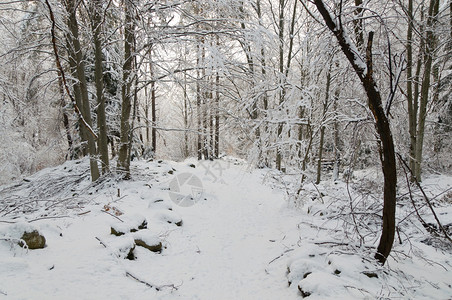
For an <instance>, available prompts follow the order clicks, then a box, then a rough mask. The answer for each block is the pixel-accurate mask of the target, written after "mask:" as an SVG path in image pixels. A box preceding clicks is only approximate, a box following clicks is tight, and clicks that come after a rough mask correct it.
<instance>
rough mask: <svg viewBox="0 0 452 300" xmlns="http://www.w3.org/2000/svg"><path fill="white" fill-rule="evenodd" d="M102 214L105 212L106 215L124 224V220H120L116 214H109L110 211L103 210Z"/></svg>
mask: <svg viewBox="0 0 452 300" xmlns="http://www.w3.org/2000/svg"><path fill="white" fill-rule="evenodd" d="M101 211H102V212H104V213H106V214H109V215H110V216H112V217H114V218H116V219H118V220H119V221H121V222H123V223H124V221H123V220H121V219H120V218H118V217H117V216H115V215H114V214H111V213H109V212H108V211H106V210H103V209H102V210H101Z"/></svg>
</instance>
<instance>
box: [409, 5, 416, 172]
mask: <svg viewBox="0 0 452 300" xmlns="http://www.w3.org/2000/svg"><path fill="white" fill-rule="evenodd" d="M413 22H414V15H413V0H409V1H408V30H407V44H406V53H407V105H408V131H409V134H410V152H409V156H410V159H409V161H410V163H409V164H410V168H411V170H414V167H415V156H416V127H417V125H416V123H417V121H416V119H417V108H416V107H417V105H416V104H415V102H414V101H415V99H414V96H413V81H414V78H413ZM415 84H416V83H415ZM415 108H416V109H415Z"/></svg>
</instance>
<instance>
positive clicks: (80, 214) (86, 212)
mask: <svg viewBox="0 0 452 300" xmlns="http://www.w3.org/2000/svg"><path fill="white" fill-rule="evenodd" d="M90 212H91V211H90V210H87V211H85V212H82V213H79V214H77V216H83V215H86V214H89V213H90Z"/></svg>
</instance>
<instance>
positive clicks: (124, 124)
mask: <svg viewBox="0 0 452 300" xmlns="http://www.w3.org/2000/svg"><path fill="white" fill-rule="evenodd" d="M124 13H125V25H124V64H123V77H122V90H121V95H122V104H121V132H120V145H119V155H118V171H120V172H122V173H123V176H124V179H129V178H130V163H129V152H130V143H129V135H130V123H129V122H130V111H131V107H132V94H131V86H132V66H133V55H132V48H133V39H134V33H133V17H132V2H131V0H125V4H124Z"/></svg>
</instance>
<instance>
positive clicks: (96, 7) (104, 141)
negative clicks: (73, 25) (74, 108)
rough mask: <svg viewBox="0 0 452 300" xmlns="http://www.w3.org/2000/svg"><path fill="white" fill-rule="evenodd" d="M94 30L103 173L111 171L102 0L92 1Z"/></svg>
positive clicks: (95, 76) (99, 145) (95, 71)
mask: <svg viewBox="0 0 452 300" xmlns="http://www.w3.org/2000/svg"><path fill="white" fill-rule="evenodd" d="M92 5H93V6H92V11H93V16H92V31H93V40H94V78H95V83H96V97H97V127H98V129H99V138H98V140H97V146H98V149H99V154H100V159H101V162H102V173H103V174H105V173H107V172H109V169H110V162H109V158H108V136H107V118H106V115H105V98H104V94H103V91H104V82H103V70H102V61H103V58H102V42H101V36H100V33H101V25H102V24H101V22H102V16H101V10H102V1H100V0H94V1H93V3H92Z"/></svg>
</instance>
